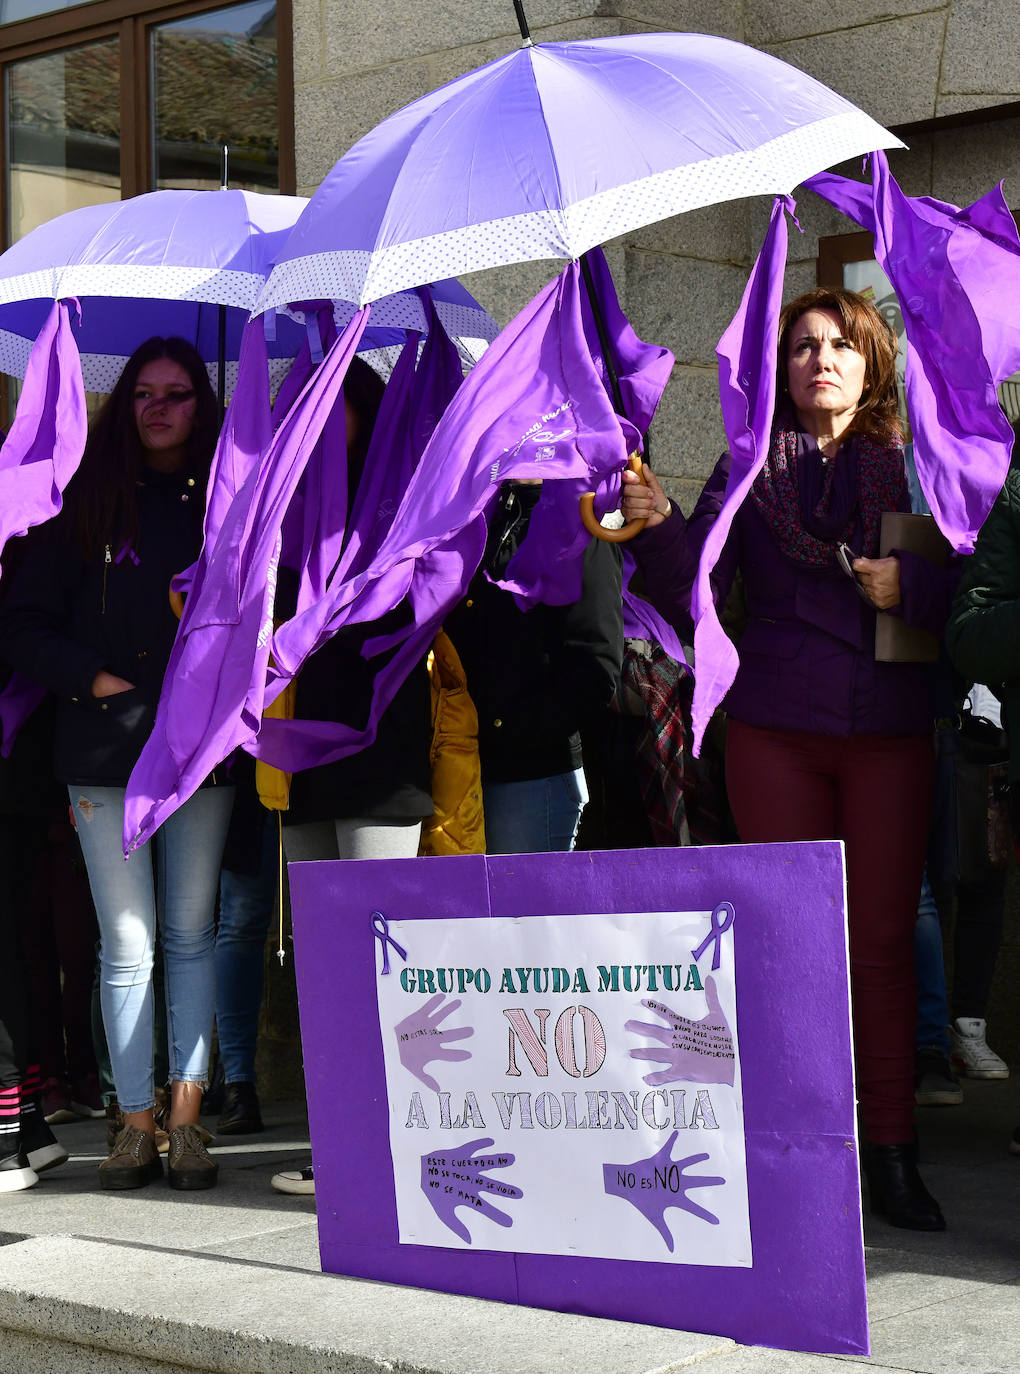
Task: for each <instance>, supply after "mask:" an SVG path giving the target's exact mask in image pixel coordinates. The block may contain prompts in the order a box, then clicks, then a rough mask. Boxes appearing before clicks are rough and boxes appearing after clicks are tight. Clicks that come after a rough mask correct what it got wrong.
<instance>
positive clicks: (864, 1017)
mask: <svg viewBox="0 0 1020 1374" xmlns="http://www.w3.org/2000/svg"><path fill="white" fill-rule="evenodd" d="M932 774H933V750H932V742H931V738H930V736H927V735H923V736H916V737H915V736H892V735H854V736H851V737H850V738H848V739H841V738H839V737H836V736H830V735H812V734H799V733H794V732H792V731H779V730H762V729H758V728H756V727H754V726H749V725H745V724H743V723H741V722H740V721H733V720H731V721H730V722H729V730H728V734H727V741H726V784H727V789H728V792H729V800H730V806H731V808H732V810H733V815H734V819H735V820H736V823H737V829H738V831H739V833H740V838H741V840H742V841H744V842H745V843H747V844H756V843H777V842H781V841H786V842H789V841H792V840H842V841H843V842H844V844H845V846H846V867H847V894H848V908H849V928H850V982H851V989H852V993H853V1022H854V1047H855V1058H856V1063H857V1091H858V1096H859V1100H860V1108H861V1117H862V1121H863V1127H864V1131H865V1134H866V1136H867V1138H868V1140H869V1141H871V1143H872V1144H875V1145H896V1144H903V1143H905V1142H907V1141H910V1140H912V1139H913V1107H914V1026H915V1020H916V1000H917V998H916V988H915V982H914V922H915V920H916V917H917V894H918V893H919V892H920V890H921V875H922V873H923V871H924V858H925V848H926V845H927V841H928V827H929V821H930V813H931V792H932ZM821 916H822V913H821V911H819V918H821Z"/></svg>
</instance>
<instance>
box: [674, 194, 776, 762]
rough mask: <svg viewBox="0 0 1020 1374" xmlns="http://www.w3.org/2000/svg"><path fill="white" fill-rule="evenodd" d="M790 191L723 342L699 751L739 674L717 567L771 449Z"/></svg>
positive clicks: (700, 608)
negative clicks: (717, 597)
mask: <svg viewBox="0 0 1020 1374" xmlns="http://www.w3.org/2000/svg"><path fill="white" fill-rule="evenodd" d="M794 208H795V207H794V202H793V201H792V200H791V199H790V197H789V196H777V197H776V200H775V202H774V204H773V206H772V218H771V220H770V221H769V227H768V232H767V233H766V235H765V242H764V243H763V245H762V249H761V252H760V253H759V254H758V258H757V260H756V262H755V264H754V267H753V268H752V269H751V275H750V277H749V279H748V282H747V286H746V287H745V288H744V297H743V300H742V301H741V302H740V308H739V309H738V311H737V313H736V314H735V315H734V317H733V319H732V321H731V322H730V324H729V326H728V327H727V329H726V331H725V333H724V334H723V336H722V338H721V339H720V340H719V346H718V348H717V349H716V356H717V357H718V359H719V399H720V403H721V406H722V414H723V425H724V426H725V429H726V441H727V443H728V444H729V448H730V453H731V454H732V459H733V460H732V464H731V467H730V477H729V483H728V485H727V489H726V499H725V500H724V502H723V504H722V507H721V509H720V511H719V514H718V516H717V518H716V520H715V523H714V524H713V525H712V528H711V529H710V530H709V532H708V534H707V536H706V538H705V542H704V544H703V546H702V550H701V559H700V561H699V563H698V573H697V577H696V578H695V581H694V593H693V596H692V599H691V611H692V614H693V616H694V664H695V674H694V703H693V706H692V711H691V714H692V718H693V725H694V752H695V754H697V753H698V752H699V751H700V749H701V739H702V736H703V735H704V733H705V729H706V727H707V725H708V722H709V720H710V719H711V718H712V712H713V711H714V710H715V708H716V707H717V706H718V705H719V703H720V701H722V699H723V697H724V696H725V695H726V693H727V692H728V691H729V689H730V686H731V685H732V683H733V679H734V678H735V677H736V675H737V666H738V659H737V651H736V649H735V648H734V647H733V644H732V643H731V641H730V640H729V638H728V637H727V635H726V633H725V631H724V630H723V627H722V625H721V624H720V622H719V616H718V614H717V613H716V609H715V603H714V601H713V598H712V582H711V577H712V569H713V568H714V567H715V565H716V563H717V562H718V561H719V554H720V553H721V551H722V547H723V545H724V544H725V542H726V536H727V535H728V534H729V532H730V526H731V525H732V524H733V517H734V515H735V514H736V512H737V509H738V507H739V506H740V504H741V502H742V501H743V500H744V497H745V496H746V495H747V493H748V492H749V491H750V489H751V486H752V484H753V482H754V479H755V477H756V476H757V475H758V473H759V472H760V471H761V469H762V466H763V465H764V462H765V459H766V458H767V457H768V451H769V439H770V436H771V433H772V416H773V412H774V410H775V403H776V349H777V344H778V337H779V313H780V308H781V304H782V296H783V274H784V269H785V266H786V246H787V228H786V214H787V211H789V212H790V214H792V213H793V210H794Z"/></svg>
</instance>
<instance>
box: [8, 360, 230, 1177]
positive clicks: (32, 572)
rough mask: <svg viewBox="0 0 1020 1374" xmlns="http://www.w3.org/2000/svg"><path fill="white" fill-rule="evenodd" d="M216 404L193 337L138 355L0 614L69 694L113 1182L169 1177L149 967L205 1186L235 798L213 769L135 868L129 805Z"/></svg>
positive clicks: (61, 773)
mask: <svg viewBox="0 0 1020 1374" xmlns="http://www.w3.org/2000/svg"><path fill="white" fill-rule="evenodd" d="M217 428H218V424H217V408H216V401H215V398H214V396H213V393H212V390H211V388H210V386H209V379H208V376H207V374H206V370H205V365H204V363H203V362H202V359H201V357H200V356H199V354H198V353H197V352H196V351H195V350H194V348H192V347H191V345H190V344H188V343H187V342H186V341H185V340H183V339H175V338H170V339H162V338H153V339H150V340H148V341H147V342H146V343H144V344H143V345H141V347H140V348H138V349H137V350H136V351H135V353H134V354H133V355H132V356H131V358H130V359H129V360H128V362H127V365H126V366H125V368H124V371H123V373H122V375H121V377H120V379H119V381H118V382H117V385H116V386H115V387H114V389H113V391H112V393H111V394H110V396H109V398H108V400H107V401H106V403H105V405H104V406H103V408H102V409H101V411H100V412H99V414H98V416H97V417H96V420H95V422H94V424H93V425H92V428H91V431H90V435H89V440H88V444H87V446H86V450H85V455H84V457H83V459H82V464H81V467H80V469H79V471H78V473H77V474H76V475H75V477H74V479H73V480H72V482H71V484H70V485H69V487H68V490H67V494H66V502H65V507H64V510H63V511H62V513H61V515H60V516H59V517H58V518H57V519H56V520H55V521H54V522H53V529H52V532H51V535H50V537H49V538H48V539H47V540H46V541H45V543H43V544H41V545H40V546H39V547H38V548H37V549H35V550H33V551H32V553H31V554H30V555H29V557H28V558H26V560H25V562H24V564H23V566H22V568H21V569H20V571H19V574H18V577H17V580H16V582H15V585H14V586H13V588H12V590H11V594H10V596H9V598H8V599H7V601H6V603H5V605H4V608H3V613H2V615H0V654H2V656H3V658H4V659H5V660H6V661H7V662H8V663H9V664H10V665H11V666H12V667H14V668H16V669H17V670H18V671H19V672H21V673H22V674H24V675H25V676H26V677H28V678H31V679H33V680H34V681H36V682H38V683H40V684H41V685H43V686H44V687H47V688H48V689H49V690H50V691H51V692H53V693H54V695H55V696H56V698H57V719H56V729H55V736H54V761H55V766H56V772H57V776H58V777H59V778H60V779H61V780H62V781H63V782H65V783H66V784H67V785H68V793H69V797H70V801H71V807H72V810H73V813H74V819H75V824H76V826H77V829H78V834H79V837H80V839H81V845H82V851H83V854H84V857H85V862H86V865H87V867H88V873H89V882H90V885H91V887H92V895H93V898H94V901H95V905H96V912H97V915H98V918H99V927H100V935H101V946H100V949H101V953H100V965H101V998H102V1008H103V1024H104V1027H105V1030H106V1035H107V1040H108V1043H109V1048H110V1058H111V1062H112V1065H113V1075H114V1081H115V1084H116V1088H117V1098H118V1101H119V1103H120V1107H121V1110H122V1112H123V1120H124V1125H123V1129H122V1130H121V1131H120V1133H119V1135H118V1137H117V1140H116V1143H115V1144H114V1146H113V1149H112V1151H111V1153H110V1156H109V1158H108V1159H106V1160H105V1161H104V1162H103V1163H102V1164H101V1165H100V1168H99V1181H100V1184H101V1186H102V1187H104V1188H111V1189H124V1188H136V1187H141V1186H142V1185H143V1184H146V1183H148V1182H150V1181H151V1180H152V1179H155V1178H158V1177H159V1176H160V1175H161V1174H162V1163H161V1160H160V1157H159V1154H158V1153H157V1150H156V1144H155V1121H154V1117H153V1106H154V1100H155V1099H154V1084H153V1063H152V1020H153V993H152V960H153V943H154V937H155V930H156V925H157V922H158V924H159V928H160V934H161V940H162V947H163V953H164V963H165V977H166V985H167V1011H168V1030H169V1041H170V1044H169V1051H170V1077H171V1094H170V1114H169V1122H168V1126H169V1133H170V1147H169V1161H168V1162H169V1181H170V1185H171V1187H175V1188H189V1189H191V1188H208V1187H211V1186H212V1185H213V1184H214V1183H215V1181H216V1174H217V1165H216V1164H215V1162H214V1161H213V1160H212V1159H211V1158H210V1157H209V1154H208V1152H207V1150H206V1148H205V1144H206V1141H207V1139H208V1137H207V1136H206V1135H205V1133H204V1132H203V1131H202V1130H201V1128H200V1127H199V1125H198V1114H199V1108H200V1106H201V1099H202V1088H203V1086H204V1082H205V1079H206V1075H207V1071H208V1062H209V1047H210V1038H211V1033H212V1019H213V997H214V994H213V989H214V973H213V911H214V905H215V899H216V885H217V879H218V876H219V866H220V856H221V853H222V849H223V841H224V838H225V835H226V829H227V824H228V821H229V818H230V809H231V804H232V799H233V789H232V788H229V787H223V786H222V785H221V782H220V779H218V778H217V777H216V776H215V775H214V776H213V777H212V778H210V779H209V780H208V782H207V785H206V786H204V787H203V788H201V789H199V791H198V792H197V793H196V794H195V796H193V797H192V798H191V800H190V801H188V802H187V803H185V805H184V806H182V807H181V808H180V810H179V811H177V812H176V813H175V814H174V815H173V816H172V817H171V818H170V819H169V820H168V821H166V822H165V823H164V825H163V826H162V828H161V829H160V830H159V832H158V833H157V834H156V836H155V837H154V839H153V840H152V841H151V842H150V843H149V844H146V845H144V846H141V847H140V848H139V849H137V850H135V851H134V852H133V853H132V854H131V855H130V856H129V857H128V859H127V860H126V861H125V859H124V857H123V853H122V849H121V831H122V825H123V817H124V797H125V791H126V784H127V781H128V777H129V775H130V773H131V769H132V767H133V766H134V763H135V761H136V759H137V758H138V755H139V753H140V751H141V748H142V746H143V744H144V743H145V740H146V739H147V737H148V735H149V733H150V731H151V729H152V725H153V720H154V717H155V711H156V704H157V702H158V700H159V693H160V689H161V687H162V684H163V676H164V673H165V671H166V667H167V662H168V660H169V657H170V650H171V647H172V645H173V641H174V636H175V634H176V630H177V621H176V617H175V616H174V613H173V610H172V608H171V605H170V599H169V584H170V580H171V578H172V577H173V576H174V574H175V573H178V572H180V571H181V570H182V569H184V568H186V567H187V566H188V565H189V564H190V563H192V562H193V561H194V559H195V558H196V557H197V555H198V552H199V549H200V547H201V541H202V515H203V510H204V504H205V492H206V486H207V482H208V475H209V465H210V462H211V459H212V454H213V450H214V447H215V443H216V435H217Z"/></svg>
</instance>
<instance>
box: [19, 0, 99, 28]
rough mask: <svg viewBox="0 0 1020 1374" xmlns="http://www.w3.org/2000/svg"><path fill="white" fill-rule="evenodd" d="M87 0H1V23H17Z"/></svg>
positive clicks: (71, 6) (65, 8)
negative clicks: (20, 20)
mask: <svg viewBox="0 0 1020 1374" xmlns="http://www.w3.org/2000/svg"><path fill="white" fill-rule="evenodd" d="M85 3H87V0H0V24H16V23H17V22H18V20H19V19H34V18H35V16H36V15H37V14H53V13H54V11H56V10H69V9H72V8H73V7H74V6H75V5H81V4H85Z"/></svg>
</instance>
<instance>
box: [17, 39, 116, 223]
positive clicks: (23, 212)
mask: <svg viewBox="0 0 1020 1374" xmlns="http://www.w3.org/2000/svg"><path fill="white" fill-rule="evenodd" d="M5 84H6V94H7V138H8V148H9V150H10V157H9V165H8V174H7V176H8V180H7V194H8V201H7V204H8V233H9V236H10V238H11V239H12V240H13V239H18V238H20V237H21V236H22V234H25V233H27V232H28V230H29V229H34V228H35V227H36V225H38V224H42V223H44V221H46V220H48V219H52V218H53V216H54V215H60V214H63V212H64V211H65V210H73V209H76V208H77V207H78V206H80V205H95V204H97V203H99V202H103V201H110V200H119V199H120V190H121V188H120V127H119V126H120V118H119V117H120V60H119V44H118V42H117V39H116V38H104V39H101V40H99V41H98V42H95V43H86V44H83V45H82V46H81V47H77V48H64V49H61V50H59V51H57V52H49V53H44V54H43V55H42V56H40V57H30V58H25V59H23V60H22V61H20V62H12V63H10V65H9V66H8V67H7V69H6V83H5Z"/></svg>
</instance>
